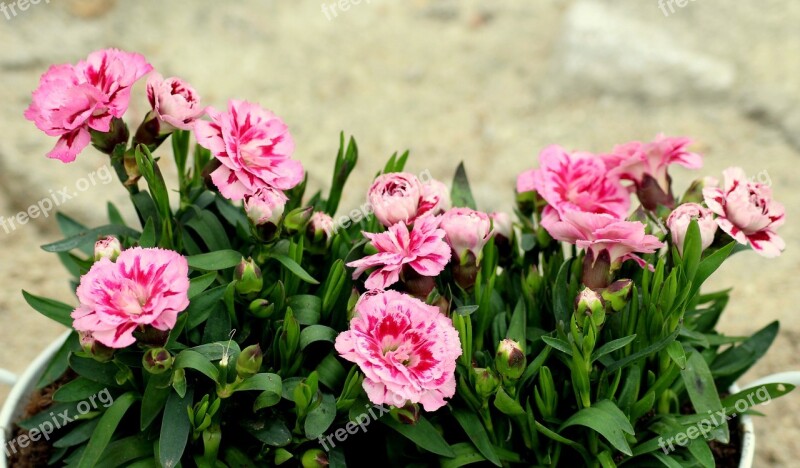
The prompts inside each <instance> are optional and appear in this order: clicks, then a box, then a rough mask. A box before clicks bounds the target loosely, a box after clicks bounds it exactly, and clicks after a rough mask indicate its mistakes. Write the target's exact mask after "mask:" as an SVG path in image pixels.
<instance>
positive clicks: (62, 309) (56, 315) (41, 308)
mask: <svg viewBox="0 0 800 468" xmlns="http://www.w3.org/2000/svg"><path fill="white" fill-rule="evenodd" d="M22 297H24V298H25V302H27V303H28V305H29V306H31V307H33V309H34V310H36V311H37V312H39V313H40V314H42V315H44V316H45V317H47V318H49V319H50V320H54V321H56V322H58V323H60V324H61V325H64V326H66V327H69V328H72V317H71V316H70V314H72V311H73V310H75V308H74V307H72V306H69V305H67V304H64V303H62V302H58V301H55V300H53V299H47V298H44V297H39V296H36V295H33V294H31V293H29V292H28V291H25V290H23V291H22Z"/></svg>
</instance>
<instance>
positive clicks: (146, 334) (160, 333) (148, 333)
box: [133, 325, 170, 348]
mask: <svg viewBox="0 0 800 468" xmlns="http://www.w3.org/2000/svg"><path fill="white" fill-rule="evenodd" d="M169 332H170V331H169V330H159V329H158V328H156V327H154V326H152V325H145V326H144V327H143V328H142V327H139V328H136V330H134V332H133V337H134V338H135V339H136V343H137V344H138V345H140V346H143V347H149V348H160V347H164V346H166V344H167V341H168V340H169Z"/></svg>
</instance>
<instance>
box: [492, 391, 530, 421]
mask: <svg viewBox="0 0 800 468" xmlns="http://www.w3.org/2000/svg"><path fill="white" fill-rule="evenodd" d="M494 406H495V408H497V409H498V410H500V412H501V413H503V414H507V415H509V416H524V415H525V409H524V408H522V405H520V404H519V402H518V401H517V400H515V399H513V398H511V397H510V396H509V395H508V393H506V391H505V390H504V389H503V387H500V388H499V389H498V390H497V393H496V394H495V398H494Z"/></svg>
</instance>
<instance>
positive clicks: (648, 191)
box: [636, 174, 675, 211]
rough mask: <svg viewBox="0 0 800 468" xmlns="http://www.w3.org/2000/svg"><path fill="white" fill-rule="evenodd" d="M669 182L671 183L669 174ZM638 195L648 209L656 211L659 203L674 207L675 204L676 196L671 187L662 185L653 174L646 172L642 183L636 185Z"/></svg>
mask: <svg viewBox="0 0 800 468" xmlns="http://www.w3.org/2000/svg"><path fill="white" fill-rule="evenodd" d="M667 180H668V184H669V183H671V180H670V178H669V176H667ZM636 195H637V196H638V197H639V201H640V202H641V203H642V206H643V207H644V208H645V209H646V210H650V211H654V210H655V209H656V208H658V206H659V205H663V206H666V207H667V208H672V207H673V206H675V198H674V197H673V196H672V190H671V189H670V188H669V187H666V188H664V187H661V186H660V185H659V184H658V181H657V180H656V179H654V178H653V177H652V176H651V175H649V174H645V175H644V177H642V181H641V183H639V184H637V185H636Z"/></svg>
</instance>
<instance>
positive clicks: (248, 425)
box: [242, 418, 292, 447]
mask: <svg viewBox="0 0 800 468" xmlns="http://www.w3.org/2000/svg"><path fill="white" fill-rule="evenodd" d="M242 427H244V428H245V429H246V430H247V431H248V432H249V433H250V434H251V435H252V436H253V437H255V438H256V439H258V440H260V441H261V442H263V443H265V444H267V445H269V446H272V447H285V446H287V445H289V444H290V443H291V442H292V433H291V431H289V428H288V427H286V424H285V423H284V422H283V421H281V420H280V419H278V418H269V419H264V418H261V419H256V420H251V421H246V422H244V423H243V424H242Z"/></svg>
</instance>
